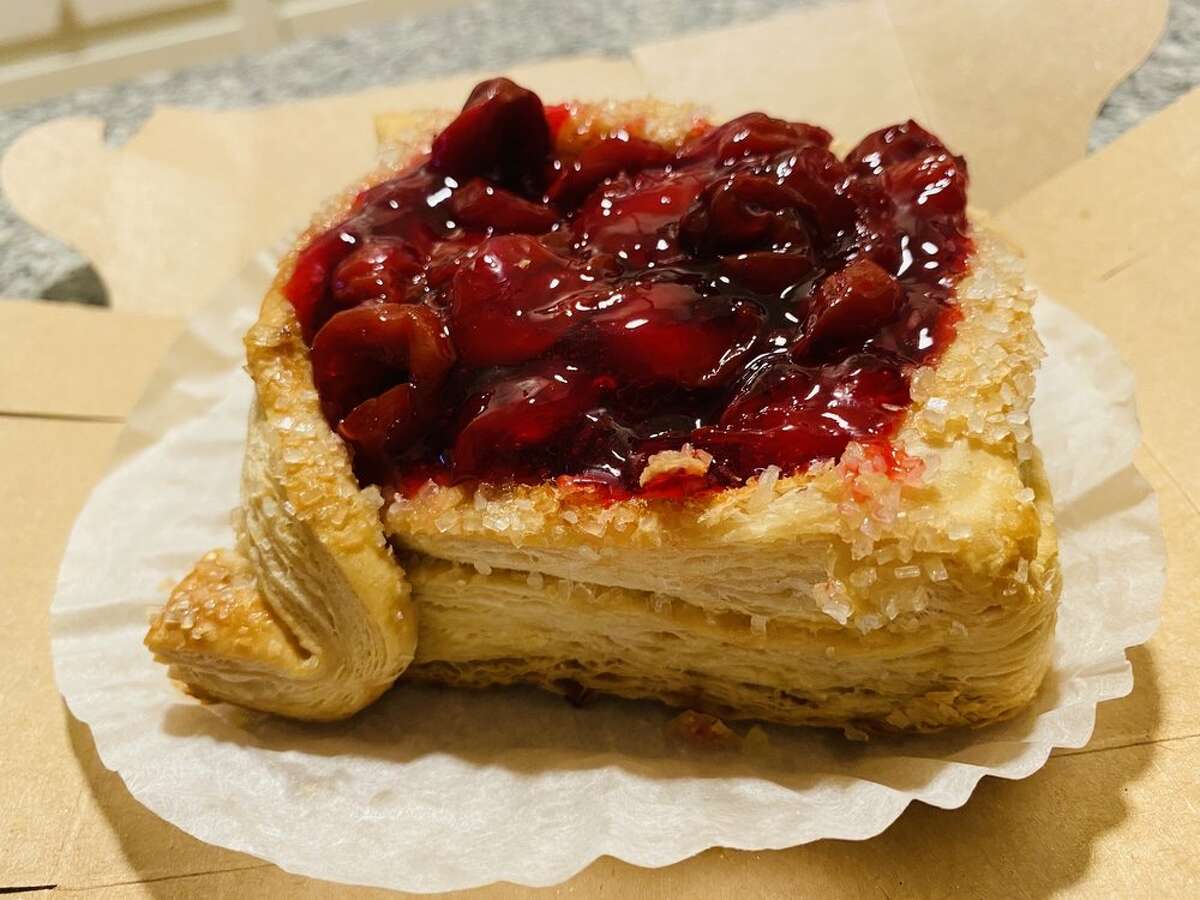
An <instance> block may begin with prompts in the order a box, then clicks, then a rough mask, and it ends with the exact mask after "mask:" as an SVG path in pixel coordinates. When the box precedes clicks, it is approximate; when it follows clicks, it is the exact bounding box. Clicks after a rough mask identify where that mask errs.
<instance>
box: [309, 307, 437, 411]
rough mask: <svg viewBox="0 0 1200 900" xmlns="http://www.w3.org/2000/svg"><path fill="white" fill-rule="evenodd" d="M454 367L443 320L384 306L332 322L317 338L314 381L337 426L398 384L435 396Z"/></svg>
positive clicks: (422, 311)
mask: <svg viewBox="0 0 1200 900" xmlns="http://www.w3.org/2000/svg"><path fill="white" fill-rule="evenodd" d="M453 364H454V351H453V349H452V348H451V347H450V342H449V340H448V339H447V338H446V335H445V329H444V328H443V326H442V323H441V320H440V319H439V318H438V317H437V314H436V313H434V312H433V311H432V310H431V309H429V308H428V307H425V306H416V305H404V306H400V305H397V304H394V303H381V304H378V305H373V306H359V307H356V308H354V309H348V310H346V311H344V312H340V313H338V314H337V315H336V316H334V317H333V318H331V319H330V320H329V321H328V322H327V323H326V324H325V327H323V328H322V329H321V330H320V331H319V332H317V336H316V338H315V339H314V340H313V345H312V367H313V382H314V383H315V384H316V387H317V393H318V394H319V395H320V397H321V406H322V408H323V409H324V411H325V417H326V418H327V419H329V421H330V422H333V423H335V424H338V423H341V421H342V419H343V418H344V417H345V416H346V415H347V413H349V412H350V411H351V410H353V409H354V408H355V407H357V406H358V405H359V404H361V403H363V402H365V401H368V400H370V399H371V398H373V397H377V396H379V395H380V394H381V393H383V392H384V391H386V390H388V389H389V388H392V387H395V386H396V385H398V384H409V385H411V386H412V387H413V388H414V390H416V391H417V392H419V393H424V394H425V395H426V396H428V395H431V394H432V393H433V392H435V391H436V390H437V388H438V387H439V386H440V385H441V382H442V379H443V378H445V376H446V373H447V372H449V371H450V367H451V366H452V365H453Z"/></svg>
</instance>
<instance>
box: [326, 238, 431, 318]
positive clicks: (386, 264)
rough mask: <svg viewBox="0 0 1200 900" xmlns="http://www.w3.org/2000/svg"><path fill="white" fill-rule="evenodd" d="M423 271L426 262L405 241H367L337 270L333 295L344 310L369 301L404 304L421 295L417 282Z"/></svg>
mask: <svg viewBox="0 0 1200 900" xmlns="http://www.w3.org/2000/svg"><path fill="white" fill-rule="evenodd" d="M424 268H425V266H424V261H423V260H422V259H420V258H419V257H418V256H417V254H416V253H415V252H414V251H413V249H412V248H411V247H410V246H408V245H407V244H405V243H404V242H403V241H399V240H395V239H387V238H378V239H375V240H370V241H365V242H364V243H363V244H362V245H361V246H360V247H359V248H358V249H357V250H355V251H354V252H353V253H351V254H350V255H349V256H347V257H346V258H345V259H343V260H342V261H341V263H339V264H338V266H337V268H336V269H334V271H333V279H332V281H331V282H330V292H331V293H332V294H333V299H334V300H335V301H336V302H337V305H338V306H340V307H343V308H349V307H351V306H358V305H359V304H360V303H364V302H366V301H368V300H378V301H380V302H383V303H403V302H406V301H408V300H410V299H414V297H415V295H417V294H418V290H417V288H416V285H415V279H416V278H417V277H418V276H419V275H420V274H421V272H422V271H423V270H424Z"/></svg>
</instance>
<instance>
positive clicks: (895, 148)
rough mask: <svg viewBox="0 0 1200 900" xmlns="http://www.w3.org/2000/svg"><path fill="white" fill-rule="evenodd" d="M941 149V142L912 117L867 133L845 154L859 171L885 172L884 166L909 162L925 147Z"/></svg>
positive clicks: (864, 173)
mask: <svg viewBox="0 0 1200 900" xmlns="http://www.w3.org/2000/svg"><path fill="white" fill-rule="evenodd" d="M931 147H932V148H937V149H939V150H940V149H942V142H941V141H939V140H938V139H937V138H935V137H934V136H933V135H932V134H930V133H929V132H928V131H926V130H925V129H924V128H922V127H921V126H920V125H918V124H917V123H916V122H914V121H913V120H912V119H909V120H908V121H907V122H905V123H904V124H903V125H892V126H890V127H888V128H881V129H879V130H878V131H874V132H872V133H871V134H868V135H867V136H866V137H865V138H863V139H862V140H861V141H859V143H858V146H856V147H855V148H854V149H853V150H851V151H850V152H849V153H848V154H847V155H846V164H847V165H848V166H850V168H851V169H852V170H853V171H854V173H855V174H856V175H860V176H870V175H882V174H883V171H884V169H886V168H887V167H888V166H891V165H894V164H895V163H898V162H907V161H908V160H910V159H912V158H913V157H915V156H917V155H918V154H920V153H921V152H922V151H924V150H928V149H930V148H931Z"/></svg>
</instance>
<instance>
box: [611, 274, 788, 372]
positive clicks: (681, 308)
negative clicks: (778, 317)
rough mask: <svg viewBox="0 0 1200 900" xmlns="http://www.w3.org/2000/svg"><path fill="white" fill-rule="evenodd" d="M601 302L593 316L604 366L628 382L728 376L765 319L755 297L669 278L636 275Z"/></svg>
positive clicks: (751, 345)
mask: <svg viewBox="0 0 1200 900" xmlns="http://www.w3.org/2000/svg"><path fill="white" fill-rule="evenodd" d="M600 305H601V306H603V307H606V308H604V309H602V310H601V311H599V312H597V313H596V314H595V315H594V316H593V317H592V323H593V325H594V327H595V328H596V332H597V334H598V337H599V342H600V356H601V358H602V359H603V360H604V361H605V362H606V363H607V364H608V365H610V366H612V367H613V368H614V369H616V370H617V371H618V372H620V373H621V374H622V376H623V377H624V379H625V380H627V381H630V382H633V383H640V382H652V383H653V382H666V383H668V384H677V385H682V386H683V387H689V388H698V387H713V386H716V385H720V384H724V383H725V382H727V381H729V379H730V378H731V377H732V376H733V375H734V374H735V373H736V372H737V371H738V369H739V368H740V364H741V363H742V361H743V360H744V359H745V357H746V354H747V353H748V352H749V351H750V349H751V347H753V346H754V342H755V339H756V338H757V337H758V334H759V331H760V330H761V329H762V325H763V321H764V319H765V316H764V314H763V311H762V310H761V309H760V308H759V307H758V306H757V305H755V304H754V303H751V302H747V301H744V300H736V299H729V298H725V297H712V298H704V297H701V296H700V295H698V294H697V293H696V291H695V290H694V289H693V288H691V287H688V286H687V285H683V284H671V283H669V282H650V283H638V282H634V283H632V284H628V285H625V286H624V287H622V288H621V289H620V290H619V292H618V293H615V294H613V295H611V296H610V297H608V298H606V299H605V301H604V302H602V303H601V304H600Z"/></svg>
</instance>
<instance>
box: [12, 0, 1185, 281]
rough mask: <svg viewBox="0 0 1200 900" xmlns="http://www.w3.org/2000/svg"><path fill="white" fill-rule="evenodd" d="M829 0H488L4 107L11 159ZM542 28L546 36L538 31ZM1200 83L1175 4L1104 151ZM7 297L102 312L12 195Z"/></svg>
mask: <svg viewBox="0 0 1200 900" xmlns="http://www.w3.org/2000/svg"><path fill="white" fill-rule="evenodd" d="M814 2H817V0H657V2H653V3H648V2H643V0H606V2H605V3H602V4H597V3H591V2H580V0H569V2H564V0H483V2H474V3H469V4H466V5H464V6H458V7H455V8H454V9H452V10H449V11H446V12H441V13H435V14H426V15H420V16H410V17H407V18H403V19H398V20H396V21H394V22H392V23H390V24H387V25H372V26H370V27H366V28H358V29H353V30H349V31H345V32H343V33H340V34H334V35H326V36H323V37H319V38H313V39H308V40H304V41H300V42H297V43H294V44H290V45H288V46H285V47H280V48H278V49H275V50H272V51H270V52H268V53H263V54H259V55H255V56H248V57H242V58H238V59H232V60H228V61H225V62H221V63H216V64H212V65H206V66H198V67H194V68H189V69H184V70H182V71H179V72H171V73H156V74H152V75H147V76H143V77H141V78H138V79H135V80H133V81H128V82H124V83H121V84H117V85H112V86H108V87H97V88H89V89H86V90H81V91H77V92H74V93H71V94H67V95H65V96H62V97H56V98H53V99H51V100H45V101H42V102H39V103H34V104H30V105H28V106H24V107H17V108H11V109H6V110H2V111H0V153H3V151H4V149H5V148H7V147H8V145H9V144H10V143H11V142H12V141H13V139H14V138H15V137H16V136H17V135H18V134H20V133H21V131H23V130H24V129H26V128H29V127H30V126H32V125H36V124H38V123H40V122H45V121H49V120H50V119H54V118H58V117H60V116H79V115H93V116H99V117H101V118H103V119H104V121H105V122H106V124H107V135H108V140H109V141H110V142H111V143H113V144H120V143H121V142H123V141H124V140H126V139H127V138H128V137H129V136H130V135H132V134H133V133H134V132H135V131H136V130H137V128H138V127H139V126H140V125H141V124H142V122H144V121H145V119H146V118H147V117H148V116H149V114H150V112H151V110H152V109H153V108H154V107H155V106H156V105H160V104H174V105H191V106H204V107H210V108H228V107H237V106H247V105H255V104H264V103H274V102H278V101H281V100H293V99H299V98H303V97H313V96H318V95H322V94H333V93H344V92H347V91H353V90H359V89H363V88H367V87H373V86H376V85H383V84H395V83H398V82H403V81H408V80H413V79H417V78H430V77H436V76H438V75H448V74H451V73H453V72H459V71H467V70H471V69H498V68H503V67H506V66H510V65H514V64H516V63H518V62H524V61H531V60H537V59H548V58H551V57H555V56H563V55H567V54H573V53H608V54H623V53H626V52H628V50H629V49H630V47H632V46H633V45H635V44H638V43H643V42H646V41H652V40H656V39H661V38H665V37H669V36H672V35H676V34H681V33H684V32H687V31H697V30H702V29H711V28H717V27H720V26H722V25H726V24H729V23H731V22H734V21H746V20H749V19H755V18H761V17H763V16H766V15H770V14H771V13H774V12H777V11H780V10H783V9H788V8H796V7H800V6H805V5H811V4H813V3H814ZM534 23H536V25H537V27H531V26H533V25H534ZM1197 84H1200V0H1172V4H1171V14H1170V19H1169V21H1168V24H1167V31H1166V34H1165V35H1164V37H1163V39H1162V42H1161V43H1160V44H1159V46H1158V47H1157V48H1156V49H1155V51H1154V53H1153V54H1152V55H1151V57H1150V58H1149V60H1147V62H1146V63H1145V65H1143V66H1142V68H1141V69H1139V70H1138V71H1137V72H1135V73H1134V74H1133V75H1132V76H1131V77H1130V78H1129V79H1128V80H1127V81H1126V82H1125V83H1124V84H1123V85H1121V86H1120V87H1119V88H1118V89H1117V90H1116V91H1115V92H1114V93H1113V95H1112V96H1111V97H1110V98H1109V100H1108V101H1107V102H1106V103H1105V105H1104V108H1103V109H1102V110H1101V112H1100V116H1099V118H1098V119H1097V122H1096V125H1095V127H1094V128H1093V131H1092V147H1093V148H1095V147H1098V146H1102V145H1103V144H1105V143H1107V142H1108V141H1110V140H1112V139H1113V138H1114V137H1116V136H1117V135H1118V134H1120V133H1121V132H1122V131H1124V130H1126V129H1127V128H1129V127H1131V126H1133V125H1135V124H1136V123H1137V122H1139V121H1141V119H1142V118H1144V117H1145V116H1147V115H1149V114H1150V113H1153V112H1154V111H1156V110H1158V109H1161V108H1162V107H1164V106H1166V105H1167V104H1168V103H1170V102H1171V101H1172V100H1174V99H1175V98H1176V97H1178V96H1180V95H1181V94H1183V93H1185V92H1186V91H1188V90H1189V89H1191V88H1192V87H1194V86H1196V85H1197ZM0 296H7V297H47V298H50V299H71V300H82V301H84V302H93V303H102V302H103V288H102V287H101V285H100V284H99V282H98V281H97V279H96V278H95V276H94V275H93V274H92V273H91V271H90V269H89V268H88V267H87V266H86V265H85V263H84V261H83V260H82V259H81V258H80V257H79V255H78V254H76V253H74V252H72V251H71V250H70V249H68V248H66V247H64V246H63V245H62V244H60V243H59V242H57V241H55V240H53V239H52V238H48V237H45V236H44V235H41V234H38V233H37V232H35V231H34V230H33V229H32V228H30V227H29V226H27V225H26V224H25V223H24V222H22V221H20V220H19V219H17V218H16V216H15V215H14V214H13V213H12V211H11V210H10V209H9V208H8V206H7V204H6V203H5V202H4V201H3V199H2V198H0Z"/></svg>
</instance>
